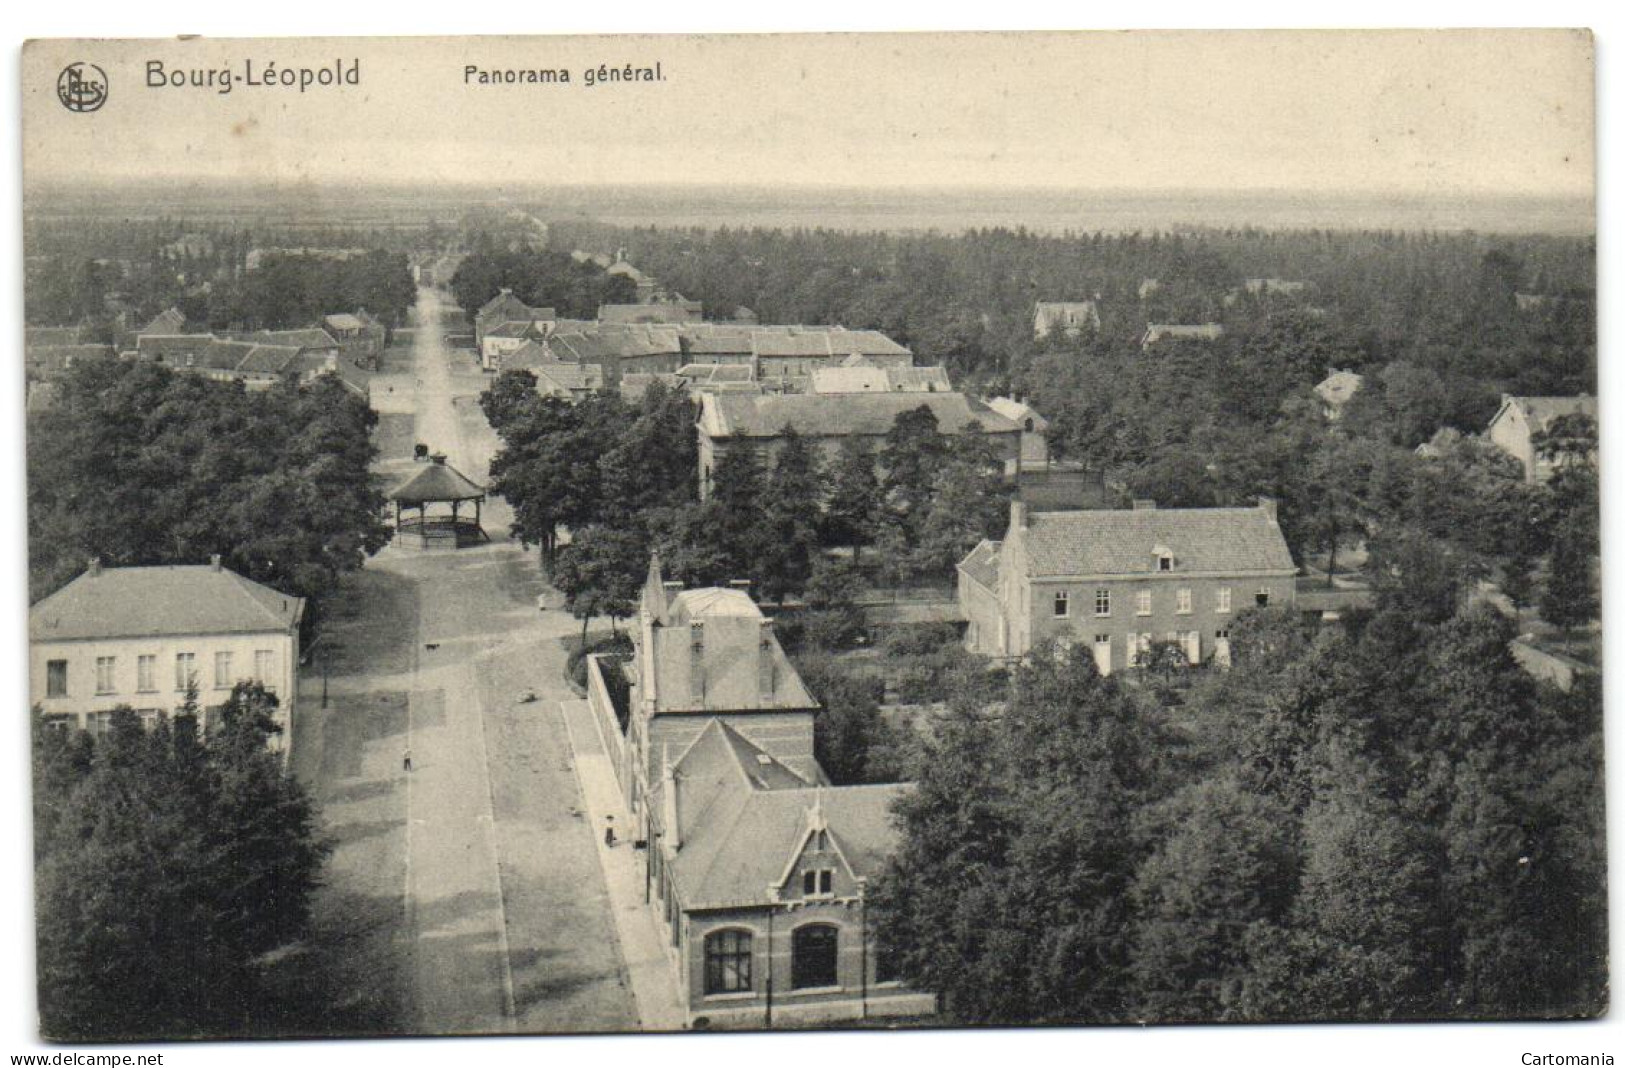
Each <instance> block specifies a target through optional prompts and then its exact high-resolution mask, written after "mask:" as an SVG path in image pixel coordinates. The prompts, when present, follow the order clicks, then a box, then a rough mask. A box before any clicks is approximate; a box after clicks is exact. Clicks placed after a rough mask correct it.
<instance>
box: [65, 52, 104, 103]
mask: <svg viewBox="0 0 1625 1068" xmlns="http://www.w3.org/2000/svg"><path fill="white" fill-rule="evenodd" d="M56 98H57V99H58V100H60V101H62V106H63V107H65V108H67V109H68V110H69V111H81V112H83V111H95V110H96V109H97V108H99V107H101V106H102V105H103V104H105V103H107V72H106V71H104V70H102V69H101V68H100V67H98V66H96V64H94V63H69V64H68V65H67V66H66V67H63V68H62V73H61V74H58V75H57V76H56Z"/></svg>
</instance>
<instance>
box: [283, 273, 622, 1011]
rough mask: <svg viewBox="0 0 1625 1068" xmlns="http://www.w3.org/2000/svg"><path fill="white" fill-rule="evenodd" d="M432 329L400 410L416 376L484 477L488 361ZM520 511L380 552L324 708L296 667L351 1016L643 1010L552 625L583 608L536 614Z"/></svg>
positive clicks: (471, 468)
mask: <svg viewBox="0 0 1625 1068" xmlns="http://www.w3.org/2000/svg"><path fill="white" fill-rule="evenodd" d="M441 299H442V298H440V297H439V295H438V294H435V293H433V292H431V291H420V293H419V301H420V303H419V311H420V315H421V321H423V322H425V323H428V324H433V323H435V322H436V320H437V318H438V307H439V304H440V300H441ZM441 338H442V331H441V330H440V329H437V328H432V327H426V328H424V329H420V330H419V331H417V335H416V338H415V341H414V360H413V367H412V374H411V376H410V377H408V376H405V375H403V376H401V377H400V378H399V379H397V380H396V382H397V384H396V387H395V389H396V394H395V402H396V403H397V404H400V405H401V406H402V407H404V406H405V404H404V402H405V401H406V399H407V398H405V397H401V396H399V394H400V393H401V392H402V391H403V390H411V391H412V398H411V399H412V415H413V418H414V436H415V439H416V440H417V441H422V442H426V443H427V444H429V445H430V447H431V449H434V450H436V451H441V452H445V453H446V454H447V460H448V462H449V463H450V464H451V465H452V466H453V467H456V468H457V469H458V470H461V471H463V472H464V473H465V474H467V475H468V476H469V477H470V478H472V479H474V480H475V481H479V482H484V481H485V480H486V478H487V472H488V465H489V460H490V457H491V455H492V454H493V453H494V450H495V445H496V442H495V439H494V437H493V436H492V435H491V434H490V431H489V428H487V427H485V426H484V422H483V419H478V418H475V417H477V416H478V409H477V403H476V398H477V394H478V390H479V388H481V387H482V386H483V384H484V380H483V376H481V375H479V373H478V372H477V371H476V370H475V369H474V368H473V366H472V360H471V354H470V353H466V352H461V351H457V352H451V351H448V350H447V349H446V348H445V347H444V345H443V344H442V340H441ZM470 406H473V407H472V409H471V407H470ZM407 463H408V465H409V464H410V461H408V462H407ZM387 466H388V467H389V468H390V469H391V473H395V474H399V473H401V472H400V471H399V470H398V468H399V464H398V463H395V464H390V465H387ZM508 514H509V513H508V511H507V509H506V507H505V506H504V505H502V503H501V502H495V503H493V504H492V505H490V506H488V507H487V509H486V511H485V520H486V526H487V529H488V530H489V531H490V532H491V533H492V535H493V541H492V543H491V544H489V545H486V546H482V547H479V548H475V549H467V550H462V551H458V552H433V553H423V552H416V551H411V550H405V549H398V548H394V547H391V548H389V549H386V550H384V552H382V553H380V554H379V556H378V557H377V558H376V559H374V560H373V561H371V562H369V564H368V566H367V569H366V572H365V573H364V574H363V575H362V576H360V577H359V578H358V580H357V582H356V583H355V585H356V590H357V595H356V597H355V598H354V599H353V600H352V603H351V606H350V611H348V612H347V613H345V618H343V619H342V620H338V621H336V622H335V626H334V628H333V634H332V645H333V649H332V650H331V651H330V656H331V657H332V658H333V661H332V663H330V665H329V672H330V678H329V679H328V688H329V691H330V693H329V696H330V707H329V708H328V709H327V710H326V711H322V710H321V709H320V707H319V706H320V692H319V687H320V684H321V683H320V675H319V673H317V672H313V673H311V674H312V676H313V677H307V679H306V680H305V682H304V686H303V690H302V702H303V708H304V709H307V710H310V711H309V713H308V720H307V721H314V723H313V729H311V730H308V731H307V732H306V734H305V735H304V736H303V743H306V744H307V751H305V752H302V753H300V754H298V755H297V757H296V766H297V767H298V769H299V771H300V774H302V775H303V776H305V777H306V778H307V781H310V782H311V783H312V785H313V787H314V789H315V791H316V793H317V796H318V798H319V799H320V800H321V802H322V805H323V811H324V817H325V821H326V824H327V826H328V828H329V831H330V833H332V831H333V830H335V829H337V830H338V831H340V832H343V833H339V834H336V835H335V838H336V839H337V848H336V850H335V853H334V856H333V859H332V861H331V863H330V865H329V885H328V887H327V888H326V889H325V890H324V891H323V894H322V900H321V901H320V902H319V903H318V925H317V926H318V931H319V940H325V941H326V942H327V943H328V944H329V948H332V947H333V946H334V945H335V944H336V943H337V942H338V941H339V940H341V939H344V938H346V937H350V938H351V941H350V944H349V945H348V946H347V948H346V949H345V951H344V952H345V954H348V955H349V956H354V957H356V958H357V959H358V960H365V961H369V962H370V964H366V965H361V964H357V965H355V966H350V965H349V964H348V963H346V964H344V966H343V967H341V968H340V969H339V970H340V971H342V972H344V973H345V975H346V976H347V977H348V978H347V980H346V981H348V982H351V983H354V984H360V985H365V986H367V987H368V989H367V991H366V992H365V998H366V1000H365V1003H364V1004H363V1005H362V1006H361V1008H364V1009H365V1010H366V1011H365V1012H364V1013H359V1012H358V1015H364V1016H365V1017H366V1019H367V1020H368V1021H369V1022H368V1023H365V1024H360V1025H359V1029H364V1030H374V1031H395V1032H404V1033H416V1034H466V1033H501V1032H510V1031H528V1032H535V1031H601V1030H626V1029H630V1028H633V1027H635V1026H636V1023H637V1015H636V1011H635V1008H634V1007H633V1004H632V999H631V996H630V993H629V991H628V990H627V988H626V986H625V982H624V978H623V969H622V966H621V963H620V954H619V950H618V944H617V941H616V937H615V932H614V926H613V923H612V922H611V917H610V914H609V905H608V898H607V894H606V892H605V888H604V885H603V877H602V873H601V871H600V869H599V867H598V863H597V858H596V847H595V845H594V842H593V839H592V834H591V830H590V828H589V825H588V822H587V820H586V818H585V816H584V814H581V813H579V812H576V811H575V810H576V809H577V808H578V807H579V802H578V801H577V797H578V794H577V791H576V786H575V781H574V776H573V771H572V768H571V764H570V749H569V744H568V741H567V739H566V738H565V737H564V736H563V731H562V728H561V726H560V724H559V722H558V718H557V715H556V709H557V707H558V702H559V701H560V700H564V699H568V698H570V697H571V696H573V695H572V694H571V692H570V690H569V688H568V686H567V685H566V683H565V681H564V678H563V651H562V649H561V648H560V646H559V644H558V638H559V636H561V635H563V634H566V633H570V632H573V630H574V624H573V622H572V621H571V620H570V619H569V618H568V617H567V616H561V615H560V614H559V613H541V612H538V611H537V609H536V597H537V594H538V593H540V592H541V582H540V579H539V578H538V577H537V575H536V568H535V561H534V558H533V557H530V556H528V555H527V554H525V553H524V552H523V551H522V550H521V549H520V548H519V546H518V545H517V543H510V542H508V541H507V540H506V522H507V518H508ZM531 694H534V695H535V699H534V700H525V699H524V698H526V697H528V696H529V695H531ZM312 698H314V699H312ZM408 751H409V752H410V753H411V757H412V770H411V771H410V772H407V771H406V770H405V769H404V765H403V761H404V757H405V755H406V753H407V752H408ZM391 883H392V884H393V886H391ZM363 914H364V915H365V917H366V923H365V925H364V927H365V930H366V931H367V932H368V933H367V935H366V936H365V938H364V939H363V940H362V941H361V942H355V941H354V938H353V937H352V936H347V935H346V934H345V928H346V920H347V919H353V918H354V917H356V916H359V915H363ZM320 952H321V947H318V953H320ZM335 955H336V954H335V953H332V952H330V953H329V957H330V958H331V957H333V956H335ZM349 956H344V957H343V958H342V959H343V960H345V961H348V960H349ZM369 972H370V973H371V974H370V976H369ZM356 993H357V996H361V993H360V992H359V991H357V992H356Z"/></svg>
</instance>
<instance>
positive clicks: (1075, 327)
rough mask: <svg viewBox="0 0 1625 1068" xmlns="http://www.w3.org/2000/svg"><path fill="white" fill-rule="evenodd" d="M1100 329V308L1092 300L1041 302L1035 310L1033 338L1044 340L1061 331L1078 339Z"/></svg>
mask: <svg viewBox="0 0 1625 1068" xmlns="http://www.w3.org/2000/svg"><path fill="white" fill-rule="evenodd" d="M1099 329H1100V308H1099V306H1098V305H1097V304H1096V303H1095V301H1092V300H1041V301H1039V302H1038V303H1037V305H1035V306H1034V308H1033V337H1034V339H1036V340H1040V341H1041V340H1043V339H1044V338H1046V337H1049V336H1050V335H1051V334H1053V333H1055V332H1057V331H1059V332H1060V333H1061V334H1063V335H1064V336H1066V337H1078V336H1079V335H1081V334H1082V333H1083V332H1084V331H1085V330H1090V331H1094V330H1099Z"/></svg>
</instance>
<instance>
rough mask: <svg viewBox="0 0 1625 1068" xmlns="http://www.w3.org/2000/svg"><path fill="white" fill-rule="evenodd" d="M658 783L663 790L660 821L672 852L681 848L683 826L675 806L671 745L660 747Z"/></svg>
mask: <svg viewBox="0 0 1625 1068" xmlns="http://www.w3.org/2000/svg"><path fill="white" fill-rule="evenodd" d="M660 783H661V785H662V786H663V787H665V790H664V792H663V798H664V801H665V803H664V804H663V805H662V806H661V809H662V812H661V822H663V823H664V824H665V825H666V827H665V837H666V844H667V845H668V846H670V847H671V849H672V851H673V852H676V851H677V850H679V849H681V848H683V826H682V824H681V823H680V822H678V821H679V819H680V817H681V812H680V811H679V809H678V807H677V773H676V772H675V771H673V770H672V769H671V746H670V745H662V746H661V747H660Z"/></svg>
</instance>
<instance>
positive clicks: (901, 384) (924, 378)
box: [812, 356, 953, 393]
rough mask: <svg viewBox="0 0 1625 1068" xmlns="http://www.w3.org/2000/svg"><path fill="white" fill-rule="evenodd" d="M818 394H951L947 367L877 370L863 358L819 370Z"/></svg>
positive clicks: (816, 377)
mask: <svg viewBox="0 0 1625 1068" xmlns="http://www.w3.org/2000/svg"><path fill="white" fill-rule="evenodd" d="M812 391H813V392H814V393H950V392H952V391H953V384H952V383H951V382H950V381H949V380H948V371H947V369H946V368H943V367H877V366H876V365H875V364H873V363H871V362H870V361H869V360H868V359H867V358H866V357H863V356H856V357H853V356H848V357H847V358H846V359H845V360H842V361H841V364H840V365H839V366H837V367H815V368H813V372H812Z"/></svg>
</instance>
